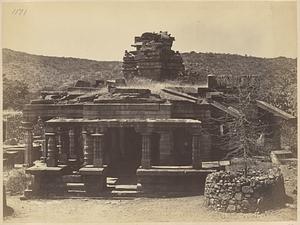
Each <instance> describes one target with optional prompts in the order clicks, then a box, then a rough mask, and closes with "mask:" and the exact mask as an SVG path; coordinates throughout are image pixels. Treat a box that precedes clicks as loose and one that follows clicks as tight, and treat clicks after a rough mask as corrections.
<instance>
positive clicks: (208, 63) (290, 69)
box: [182, 52, 297, 81]
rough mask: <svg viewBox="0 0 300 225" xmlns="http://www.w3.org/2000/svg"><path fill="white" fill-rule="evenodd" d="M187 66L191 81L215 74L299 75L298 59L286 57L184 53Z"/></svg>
mask: <svg viewBox="0 0 300 225" xmlns="http://www.w3.org/2000/svg"><path fill="white" fill-rule="evenodd" d="M182 57H183V61H184V62H185V68H186V70H188V74H187V75H188V76H189V77H188V78H187V79H189V80H191V81H199V80H205V79H206V76H207V75H208V74H215V75H263V76H267V77H270V78H271V77H272V76H278V75H279V76H282V75H287V76H291V77H295V78H296V75H297V60H296V59H290V58H285V57H278V58H258V57H251V56H241V55H233V54H217V53H195V52H191V53H183V54H182Z"/></svg>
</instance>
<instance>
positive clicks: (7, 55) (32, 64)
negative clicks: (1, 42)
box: [2, 49, 121, 91]
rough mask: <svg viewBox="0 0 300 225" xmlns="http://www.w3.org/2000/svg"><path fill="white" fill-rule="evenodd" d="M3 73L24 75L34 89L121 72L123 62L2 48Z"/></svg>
mask: <svg viewBox="0 0 300 225" xmlns="http://www.w3.org/2000/svg"><path fill="white" fill-rule="evenodd" d="M2 54H3V74H4V75H5V76H6V77H7V79H10V80H20V79H24V80H25V81H26V82H27V83H28V84H29V88H30V90H31V91H36V90H39V89H41V88H43V87H61V86H62V85H64V84H65V85H68V84H71V83H72V82H74V81H76V80H78V79H87V80H93V79H97V78H98V79H99V78H112V77H119V76H121V63H120V62H116V61H107V62H99V61H95V60H87V59H78V58H65V57H49V56H40V55H32V54H27V53H23V52H17V51H13V50H10V49H3V50H2Z"/></svg>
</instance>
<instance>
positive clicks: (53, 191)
mask: <svg viewBox="0 0 300 225" xmlns="http://www.w3.org/2000/svg"><path fill="white" fill-rule="evenodd" d="M65 171H66V166H59V167H46V166H40V165H39V166H33V167H30V168H28V169H26V173H28V174H31V175H33V181H32V183H31V185H30V187H28V189H27V190H25V192H24V197H25V198H48V197H51V196H57V195H64V191H65V185H64V182H63V180H62V175H64V173H65Z"/></svg>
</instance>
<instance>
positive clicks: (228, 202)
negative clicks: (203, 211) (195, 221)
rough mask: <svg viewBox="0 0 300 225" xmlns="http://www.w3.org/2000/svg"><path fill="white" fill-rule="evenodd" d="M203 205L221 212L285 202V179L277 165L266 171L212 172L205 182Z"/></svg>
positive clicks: (268, 207) (255, 208)
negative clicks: (245, 173) (246, 172)
mask: <svg viewBox="0 0 300 225" xmlns="http://www.w3.org/2000/svg"><path fill="white" fill-rule="evenodd" d="M204 196H205V204H206V206H208V207H209V208H211V209H214V210H217V211H222V212H244V213H245V212H259V211H263V210H266V209H270V208H273V207H276V206H280V205H283V204H284V203H285V199H286V195H285V188H284V179H283V176H282V173H281V171H280V169H279V168H276V167H274V168H272V169H269V170H268V171H263V170H258V171H253V170H250V171H248V174H247V176H246V177H245V176H244V174H243V171H237V172H235V173H233V172H225V171H219V172H215V173H211V174H209V175H208V176H207V178H206V183H205V193H204Z"/></svg>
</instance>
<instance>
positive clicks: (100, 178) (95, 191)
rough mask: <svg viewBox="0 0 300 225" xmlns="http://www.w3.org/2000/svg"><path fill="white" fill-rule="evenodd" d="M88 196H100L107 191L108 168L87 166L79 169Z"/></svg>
mask: <svg viewBox="0 0 300 225" xmlns="http://www.w3.org/2000/svg"><path fill="white" fill-rule="evenodd" d="M79 174H80V175H81V176H82V180H83V182H84V186H85V190H86V193H87V195H88V196H99V195H101V194H102V193H103V192H104V191H105V190H106V177H107V173H106V168H103V167H101V168H97V167H93V166H89V165H87V166H85V167H83V168H81V169H79Z"/></svg>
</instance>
